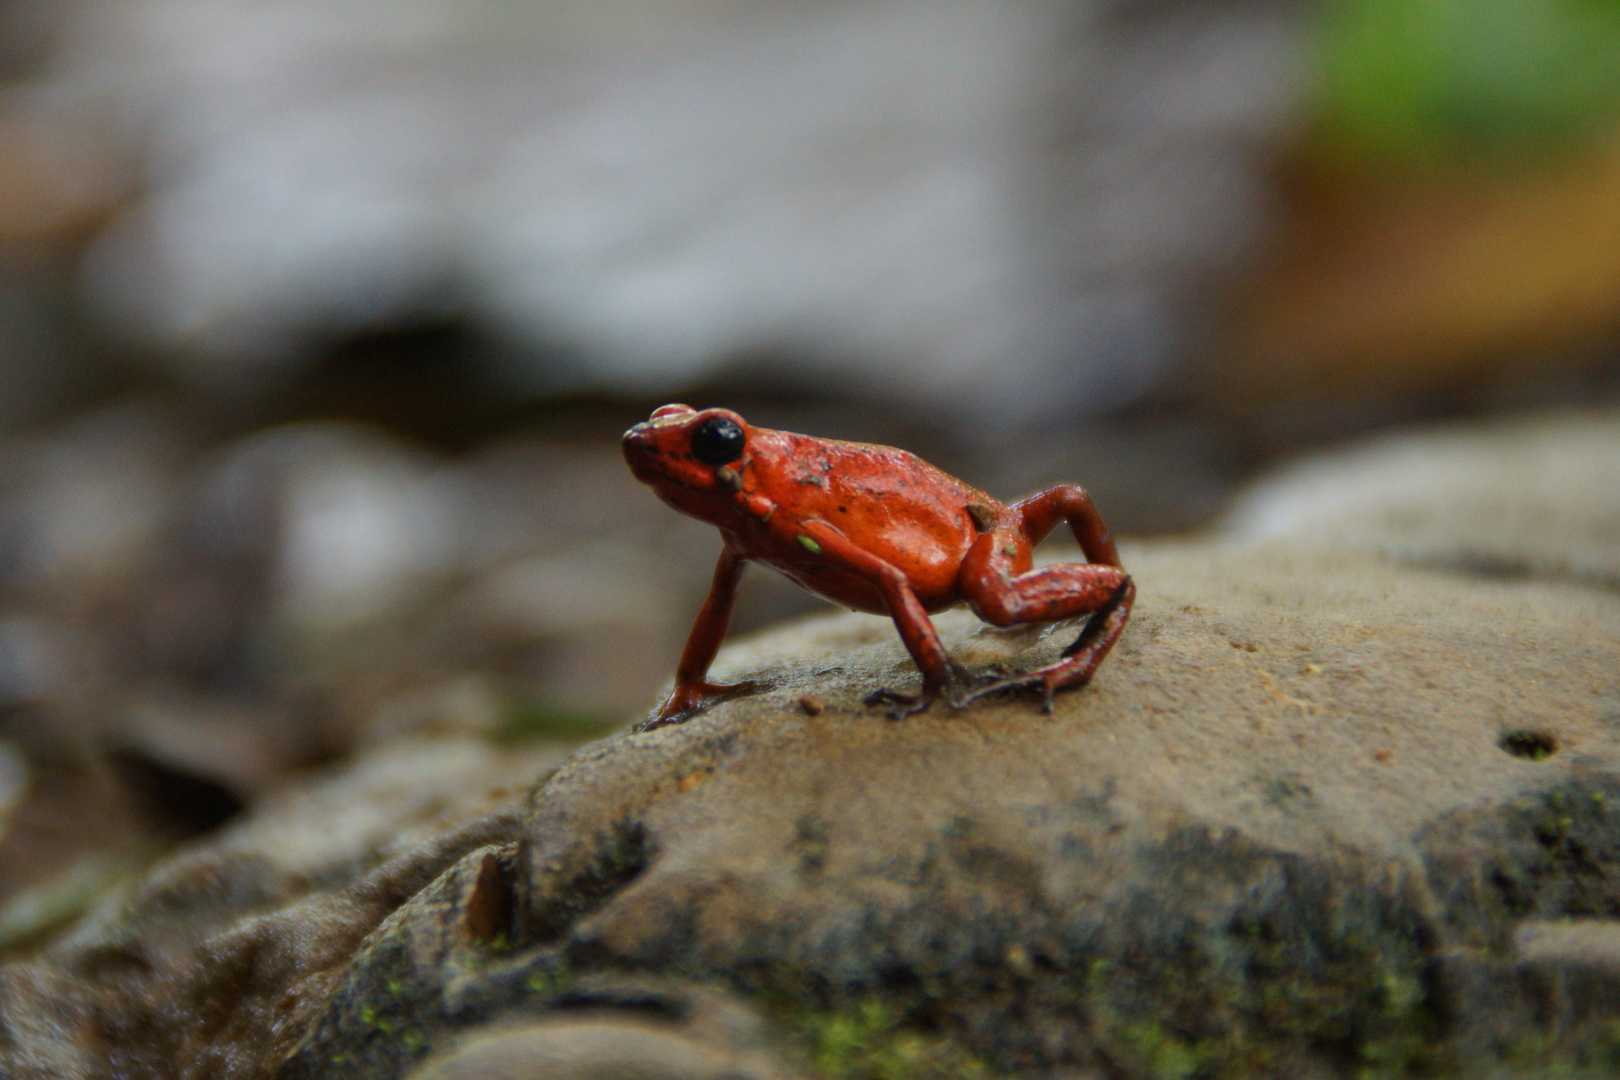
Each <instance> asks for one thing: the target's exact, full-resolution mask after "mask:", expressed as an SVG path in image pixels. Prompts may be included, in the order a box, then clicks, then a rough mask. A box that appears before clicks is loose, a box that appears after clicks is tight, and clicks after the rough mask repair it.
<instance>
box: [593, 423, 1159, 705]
mask: <svg viewBox="0 0 1620 1080" xmlns="http://www.w3.org/2000/svg"><path fill="white" fill-rule="evenodd" d="M624 456H625V459H626V460H627V461H629V463H630V471H631V472H633V473H635V475H636V479H638V480H640V481H641V482H642V483H644V484H647V485H649V486H651V487H652V489H653V490H654V491H656V492H657V493H658V496H659V498H661V499H663V500H664V501H665V502H666V503H668V504H669V505H671V506H673V507H674V508H675V509H677V510H679V511H681V512H682V513H683V514H690V515H691V516H692V517H695V518H697V519H699V520H700V521H706V522H708V523H709V524H711V525H715V526H718V527H719V529H720V536H721V538H722V540H723V541H724V546H723V547H722V548H721V549H720V563H719V565H718V566H716V567H715V570H714V585H713V588H711V589H710V591H709V598H708V600H706V601H705V602H704V604H703V609H702V611H700V612H699V613H698V617H697V622H696V623H695V624H694V625H693V627H692V633H691V636H690V637H689V638H688V639H687V642H686V649H685V651H684V652H682V654H681V660H680V666H679V667H677V668H676V669H675V689H674V691H673V692H672V693H671V694H670V695H669V697H668V699H666V700H665V701H664V703H663V705H662V706H661V707H660V708H659V710H658V712H657V713H656V714H655V715H653V716H652V717H651V718H649V719H648V720H646V721H644V722H643V723H642V724H641V725H640V726H638V727H637V729H636V730H638V731H647V730H651V729H652V728H656V727H662V726H663V725H665V724H678V723H681V722H683V721H685V720H688V719H690V718H691V717H693V716H694V715H696V714H697V713H699V712H701V711H702V710H703V709H705V708H707V707H708V706H709V705H712V704H714V703H715V702H717V701H721V700H724V699H725V698H728V697H732V696H735V695H737V694H740V693H744V692H746V691H749V690H752V689H754V687H753V686H752V685H750V684H747V683H743V684H739V685H736V686H722V685H717V684H715V683H711V682H707V681H705V679H704V676H705V675H706V674H707V673H708V670H709V664H710V663H712V662H713V660H714V656H715V653H717V652H718V651H719V650H720V642H721V640H722V639H723V638H724V637H725V633H726V623H727V622H728V621H729V619H730V617H731V606H732V601H733V599H734V598H735V596H736V591H737V582H738V579H739V578H741V577H742V572H743V567H744V566H746V565H747V564H748V563H749V562H760V563H764V564H765V565H766V566H769V567H771V568H772V569H773V570H776V571H777V572H779V573H781V574H784V575H785V576H786V577H787V578H788V579H789V580H791V581H794V582H796V583H797V584H799V585H801V586H803V587H804V588H806V589H808V590H810V591H811V592H813V593H815V594H817V595H819V596H822V597H825V598H826V599H828V600H831V601H833V602H834V603H837V604H842V605H844V606H845V607H849V608H853V609H855V610H856V611H866V612H871V613H873V614H878V615H888V616H889V617H890V618H892V619H893V620H894V625H895V628H896V629H897V630H899V631H900V638H901V640H902V641H904V642H905V646H906V650H907V651H908V652H910V653H911V658H912V659H913V660H915V661H916V662H917V667H918V668H920V669H921V670H922V674H923V683H922V692H921V693H919V694H901V693H898V692H896V691H894V690H888V689H883V690H877V691H874V692H873V693H872V694H870V695H868V697H867V698H866V703H867V704H868V705H876V704H885V703H886V704H891V705H894V706H896V708H895V710H894V711H893V713H891V715H892V716H893V717H894V718H895V719H900V718H902V717H905V716H908V715H910V714H911V713H915V712H920V711H922V710H923V709H926V708H928V706H929V705H931V704H932V703H933V701H934V699H935V698H937V697H939V696H940V695H941V694H942V693H943V694H945V696H946V699H947V700H948V701H949V702H950V704H951V705H952V706H953V707H955V708H961V707H962V706H964V705H966V704H967V703H968V702H970V701H972V700H973V699H975V698H978V697H982V696H984V695H985V694H994V693H998V692H1001V691H1005V690H1017V689H1038V690H1039V691H1040V692H1041V694H1042V695H1043V697H1044V708H1045V711H1046V712H1051V711H1052V695H1053V694H1054V693H1055V692H1056V691H1058V690H1060V689H1062V688H1064V687H1068V686H1083V685H1085V683H1086V682H1087V681H1089V680H1090V679H1091V676H1092V674H1093V673H1094V672H1095V671H1096V670H1097V665H1099V664H1101V663H1102V661H1103V658H1104V657H1105V656H1107V655H1108V650H1109V649H1110V648H1111V647H1112V646H1113V644H1114V642H1115V640H1117V639H1118V638H1119V635H1120V632H1121V631H1122V630H1124V629H1125V620H1126V618H1127V617H1128V616H1129V615H1130V609H1131V600H1132V598H1133V597H1134V596H1135V595H1136V586H1135V585H1134V584H1133V583H1132V582H1131V579H1130V577H1129V576H1128V575H1127V574H1126V573H1125V571H1124V570H1122V569H1121V568H1120V565H1119V553H1118V551H1116V550H1115V548H1114V541H1113V538H1112V537H1110V536H1109V535H1108V526H1106V525H1104V524H1103V520H1102V518H1101V517H1100V516H1098V514H1097V511H1096V508H1095V507H1093V506H1092V505H1091V497H1090V496H1088V495H1087V494H1086V493H1085V492H1084V491H1082V490H1081V489H1080V488H1078V487H1074V486H1072V485H1069V484H1064V485H1060V486H1058V487H1055V488H1052V489H1051V490H1050V491H1043V492H1042V493H1040V494H1039V495H1033V496H1031V497H1030V498H1028V499H1025V500H1024V501H1023V502H1019V503H1014V504H1013V505H1011V506H1004V505H1002V504H1001V503H999V502H997V501H996V500H995V499H993V498H991V497H990V496H989V495H986V494H985V493H984V492H982V491H980V490H978V489H977V488H974V487H970V486H968V485H967V484H964V483H963V482H962V481H960V480H958V479H956V478H955V477H952V476H948V475H946V474H945V473H943V472H941V471H940V470H938V469H936V468H934V467H933V466H932V465H930V464H928V463H927V462H926V461H923V460H922V459H921V458H919V457H917V456H916V455H915V454H910V453H907V452H906V451H904V450H896V449H894V448H893V447H889V446H871V445H867V444H865V443H853V442H840V441H838V440H835V439H817V438H812V437H811V436H809V435H795V434H794V433H792V432H790V431H772V430H770V429H769V428H757V427H752V426H750V425H749V424H748V422H747V421H745V420H744V419H743V418H742V417H741V416H738V415H737V414H736V413H734V412H732V411H731V410H729V409H704V410H703V411H701V412H700V411H698V410H696V409H694V408H692V407H691V406H689V405H665V406H663V407H661V408H659V409H656V410H655V411H654V412H653V414H652V419H650V420H648V421H646V422H645V423H641V424H637V425H636V426H635V427H633V428H631V429H630V430H629V431H627V432H625V433H624ZM1059 521H1067V522H1068V523H1069V528H1070V529H1071V530H1072V531H1073V532H1074V538H1075V539H1076V540H1077V541H1079V543H1080V549H1081V550H1082V551H1084V552H1085V555H1086V558H1087V559H1088V560H1089V561H1088V562H1085V563H1060V564H1058V565H1054V566H1044V567H1041V568H1040V569H1039V570H1036V569H1034V568H1033V560H1032V559H1031V557H1030V549H1031V548H1032V547H1033V546H1034V545H1035V544H1038V543H1040V542H1041V540H1043V539H1044V538H1045V537H1046V535H1047V534H1048V533H1049V532H1051V531H1052V529H1053V528H1054V527H1055V526H1056V525H1057V523H1058V522H1059ZM963 601H966V602H967V604H968V606H969V607H971V608H972V609H973V613H974V614H975V615H977V616H978V617H979V618H981V619H983V620H985V621H986V622H988V623H991V624H993V625H995V626H1011V625H1013V624H1015V623H1026V622H1040V621H1045V620H1051V619H1064V618H1069V617H1070V616H1075V615H1090V616H1091V618H1090V619H1089V620H1088V621H1087V623H1086V625H1085V629H1084V630H1082V631H1081V633H1080V636H1079V637H1078V638H1077V639H1076V640H1075V642H1074V644H1072V645H1070V646H1069V647H1068V648H1067V649H1065V650H1064V652H1063V655H1062V656H1061V657H1060V658H1059V659H1058V660H1057V661H1055V662H1054V663H1051V664H1048V665H1047V666H1045V667H1041V668H1037V669H1035V670H1032V671H1028V672H1025V673H1023V674H1020V675H1011V676H1005V677H1003V676H981V677H975V676H971V675H969V674H968V672H967V671H966V670H965V669H964V668H963V667H962V666H961V665H959V664H957V663H956V662H955V661H954V660H952V659H951V658H950V656H948V655H947V654H946V652H945V649H944V647H943V646H942V645H941V644H940V641H939V635H938V634H936V633H935V632H934V626H933V623H931V622H930V621H929V619H928V616H929V613H931V612H936V611H942V610H944V609H945V608H948V607H951V606H952V605H954V604H959V603H961V602H963Z"/></svg>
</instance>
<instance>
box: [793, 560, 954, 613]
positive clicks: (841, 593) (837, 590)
mask: <svg viewBox="0 0 1620 1080" xmlns="http://www.w3.org/2000/svg"><path fill="white" fill-rule="evenodd" d="M765 565H766V566H769V567H770V568H771V569H772V570H775V571H776V572H777V573H779V574H781V575H782V576H783V577H785V578H787V579H788V580H789V581H791V582H793V583H794V584H795V585H798V586H799V587H800V588H802V589H805V590H806V591H808V592H813V593H815V594H816V595H817V596H819V597H821V598H822V599H824V600H830V601H832V602H833V603H835V604H839V605H841V606H843V607H847V608H849V609H851V610H852V611H864V612H867V613H869V614H872V615H889V614H892V613H891V612H890V611H889V605H888V604H887V603H886V602H885V601H884V599H883V593H882V591H881V590H879V589H878V587H877V586H876V585H873V584H872V583H871V582H870V581H867V580H866V579H865V578H863V577H860V576H859V575H856V574H852V573H850V572H849V571H848V570H841V569H839V568H837V567H832V566H780V565H777V564H776V563H772V562H765ZM921 584H922V586H923V587H922V588H919V587H918V586H919V582H917V581H911V587H912V589H913V591H915V592H916V594H917V599H918V601H920V602H921V604H922V606H923V610H924V611H927V612H929V613H930V614H932V613H933V612H936V611H944V610H945V609H946V608H948V607H950V606H951V605H952V604H955V603H958V602H959V601H960V600H961V597H960V596H958V595H957V592H956V581H955V579H954V578H952V579H949V580H948V582H946V583H943V585H942V584H941V583H928V582H924V583H921ZM930 586H931V587H930Z"/></svg>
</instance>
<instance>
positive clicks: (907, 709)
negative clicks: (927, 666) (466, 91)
mask: <svg viewBox="0 0 1620 1080" xmlns="http://www.w3.org/2000/svg"><path fill="white" fill-rule="evenodd" d="M863 700H864V701H865V702H866V704H868V705H893V706H895V708H893V709H890V710H889V719H890V720H904V719H905V718H906V717H908V716H911V715H912V714H914V713H920V712H922V711H923V710H924V709H926V708H928V706H930V705H932V704H933V703H934V695H932V694H902V693H901V692H900V691H898V690H890V689H889V688H888V687H886V686H885V687H882V688H880V689H877V690H874V691H872V692H871V693H870V694H867V695H866V697H865V698H864V699H863Z"/></svg>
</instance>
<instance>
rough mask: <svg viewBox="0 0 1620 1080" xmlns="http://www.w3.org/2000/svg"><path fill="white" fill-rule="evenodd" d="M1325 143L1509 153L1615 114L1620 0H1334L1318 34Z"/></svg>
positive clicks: (1561, 143) (1430, 155) (1369, 154)
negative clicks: (1319, 36)
mask: <svg viewBox="0 0 1620 1080" xmlns="http://www.w3.org/2000/svg"><path fill="white" fill-rule="evenodd" d="M1320 45H1321V55H1320V63H1321V68H1320V76H1321V84H1320V92H1321V96H1320V118H1321V123H1322V129H1323V134H1324V135H1325V136H1326V137H1327V141H1328V143H1329V145H1330V146H1332V147H1334V148H1335V149H1337V150H1339V151H1341V152H1348V153H1349V154H1351V155H1353V156H1357V157H1364V158H1370V159H1374V160H1377V159H1391V158H1393V159H1420V160H1422V159H1429V160H1436V159H1446V158H1459V157H1461V158H1478V157H1482V156H1497V157H1513V156H1519V155H1523V154H1526V153H1542V152H1548V151H1556V150H1558V149H1561V148H1564V147H1568V146H1571V145H1577V144H1580V143H1583V142H1585V141H1587V140H1588V139H1590V138H1592V137H1593V136H1594V135H1598V134H1607V133H1611V132H1613V131H1614V129H1615V126H1616V123H1617V121H1620V0H1336V2H1332V3H1330V4H1329V5H1328V8H1327V14H1326V17H1325V19H1324V22H1323V25H1322V32H1321V38H1320Z"/></svg>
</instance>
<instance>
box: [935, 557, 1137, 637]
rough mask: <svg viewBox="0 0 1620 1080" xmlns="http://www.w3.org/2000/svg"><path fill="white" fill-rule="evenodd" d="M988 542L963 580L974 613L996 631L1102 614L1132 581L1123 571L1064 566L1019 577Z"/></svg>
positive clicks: (971, 561)
mask: <svg viewBox="0 0 1620 1080" xmlns="http://www.w3.org/2000/svg"><path fill="white" fill-rule="evenodd" d="M990 539H991V538H990V537H988V536H986V537H982V538H981V540H980V542H979V543H977V544H974V546H973V550H972V551H971V552H969V555H968V558H967V559H966V560H965V561H964V562H963V566H962V575H961V577H960V578H959V579H958V582H959V588H960V589H961V591H962V596H963V598H964V599H965V600H967V602H968V606H970V607H971V608H973V613H974V614H975V615H977V616H978V617H979V618H981V619H983V620H984V621H985V622H987V623H991V624H993V625H995V626H1011V625H1013V624H1015V623H1024V622H1042V621H1045V620H1049V619H1066V618H1069V617H1070V616H1073V615H1085V614H1089V613H1090V612H1093V611H1096V610H1097V609H1099V608H1101V607H1103V606H1104V605H1105V604H1107V603H1108V602H1109V601H1110V600H1112V599H1113V598H1114V596H1115V594H1116V593H1118V592H1119V589H1120V586H1121V585H1123V584H1124V583H1125V581H1126V580H1127V578H1126V574H1125V571H1123V570H1121V569H1120V568H1119V567H1117V566H1103V565H1101V564H1099V563H1058V564H1057V565H1055V566H1043V567H1041V568H1039V569H1037V570H1029V571H1026V572H1025V573H1022V574H1017V575H1013V574H1010V573H1007V572H1006V562H1007V559H1006V557H1005V556H1002V555H1000V554H999V551H1000V548H999V547H998V546H993V545H986V544H984V541H986V540H990Z"/></svg>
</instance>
